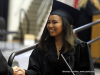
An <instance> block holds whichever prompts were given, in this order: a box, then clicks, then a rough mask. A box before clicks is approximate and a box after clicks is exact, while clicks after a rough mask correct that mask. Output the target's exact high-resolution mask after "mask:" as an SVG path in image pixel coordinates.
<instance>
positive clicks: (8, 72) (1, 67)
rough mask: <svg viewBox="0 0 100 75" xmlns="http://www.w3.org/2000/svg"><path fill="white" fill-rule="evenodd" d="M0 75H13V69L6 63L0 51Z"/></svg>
mask: <svg viewBox="0 0 100 75" xmlns="http://www.w3.org/2000/svg"><path fill="white" fill-rule="evenodd" d="M0 75H13V69H12V68H11V67H10V66H9V65H8V64H7V61H6V59H5V58H4V56H3V54H2V53H1V51H0Z"/></svg>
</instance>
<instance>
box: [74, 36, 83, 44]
mask: <svg viewBox="0 0 100 75" xmlns="http://www.w3.org/2000/svg"><path fill="white" fill-rule="evenodd" d="M81 43H85V42H84V41H82V40H80V39H79V38H76V37H74V44H75V45H78V44H81Z"/></svg>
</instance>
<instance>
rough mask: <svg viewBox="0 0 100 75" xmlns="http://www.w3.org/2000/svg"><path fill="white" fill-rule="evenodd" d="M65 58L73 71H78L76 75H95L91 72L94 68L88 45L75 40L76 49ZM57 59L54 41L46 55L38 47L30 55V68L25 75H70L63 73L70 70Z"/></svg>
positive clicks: (68, 52)
mask: <svg viewBox="0 0 100 75" xmlns="http://www.w3.org/2000/svg"><path fill="white" fill-rule="evenodd" d="M62 49H63V48H62ZM62 49H61V51H62ZM63 56H64V57H65V59H66V61H67V62H68V64H69V65H70V67H71V68H72V70H73V71H78V72H76V73H75V75H94V73H93V72H90V71H94V66H93V60H92V57H91V52H90V49H89V47H88V46H87V43H85V42H83V41H81V40H79V39H76V38H75V49H71V50H68V51H67V52H66V53H65V54H63ZM57 57H58V55H57V50H56V45H55V43H54V41H51V42H50V49H49V50H48V51H47V52H46V53H45V54H44V55H42V54H41V52H40V50H39V49H38V48H37V46H36V47H35V49H34V50H33V52H32V54H31V55H30V58H29V66H28V69H27V70H26V71H25V73H26V74H25V75H70V74H69V73H66V72H63V71H68V69H67V67H66V64H63V62H61V61H60V59H59V60H58V59H57ZM80 71H85V72H80ZM87 71H88V72H87Z"/></svg>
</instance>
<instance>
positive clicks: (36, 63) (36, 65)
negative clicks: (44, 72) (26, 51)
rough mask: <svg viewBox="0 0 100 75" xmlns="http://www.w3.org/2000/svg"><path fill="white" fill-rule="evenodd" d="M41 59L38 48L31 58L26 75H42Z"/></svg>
mask: <svg viewBox="0 0 100 75" xmlns="http://www.w3.org/2000/svg"><path fill="white" fill-rule="evenodd" d="M39 59H41V56H40V54H39V50H38V48H37V46H36V47H35V49H34V50H33V52H32V54H31V55H30V57H29V65H28V69H27V70H25V75H41V71H40V60H39Z"/></svg>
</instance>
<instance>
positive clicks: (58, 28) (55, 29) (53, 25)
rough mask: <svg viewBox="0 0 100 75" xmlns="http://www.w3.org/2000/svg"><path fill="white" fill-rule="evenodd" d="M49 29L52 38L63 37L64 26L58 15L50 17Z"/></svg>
mask: <svg viewBox="0 0 100 75" xmlns="http://www.w3.org/2000/svg"><path fill="white" fill-rule="evenodd" d="M47 29H48V31H49V33H50V36H54V37H56V36H62V30H63V24H62V19H61V17H60V16H58V15H50V16H49V19H48V22H47Z"/></svg>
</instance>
